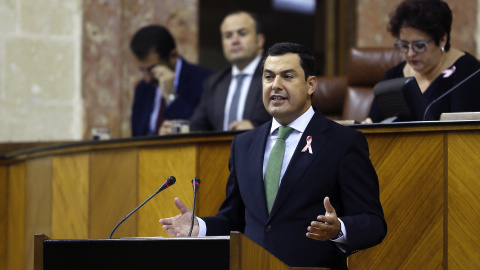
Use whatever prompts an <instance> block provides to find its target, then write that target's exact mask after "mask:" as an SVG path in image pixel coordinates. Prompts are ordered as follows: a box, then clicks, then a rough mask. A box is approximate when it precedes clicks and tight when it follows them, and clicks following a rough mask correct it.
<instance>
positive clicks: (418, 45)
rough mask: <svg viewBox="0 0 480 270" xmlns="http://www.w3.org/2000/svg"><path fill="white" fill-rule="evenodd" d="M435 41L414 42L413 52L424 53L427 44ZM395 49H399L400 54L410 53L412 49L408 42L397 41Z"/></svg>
mask: <svg viewBox="0 0 480 270" xmlns="http://www.w3.org/2000/svg"><path fill="white" fill-rule="evenodd" d="M432 40H433V38H431V39H429V40H427V41H414V42H412V45H411V46H412V50H413V51H414V52H416V53H424V52H425V51H426V50H427V44H428V43H430V42H431V41H432ZM394 45H395V48H396V49H397V51H398V52H400V53H408V50H409V49H410V44H409V43H408V42H403V41H398V40H397V41H396V42H395V43H394Z"/></svg>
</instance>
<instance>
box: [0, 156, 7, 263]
mask: <svg viewBox="0 0 480 270" xmlns="http://www.w3.org/2000/svg"><path fill="white" fill-rule="evenodd" d="M7 201H8V167H7V166H4V165H0V269H6V268H7V240H8V239H7V220H8V216H7V213H8V212H7V206H8V203H7ZM2 217H5V218H2Z"/></svg>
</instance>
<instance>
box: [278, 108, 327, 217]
mask: <svg viewBox="0 0 480 270" xmlns="http://www.w3.org/2000/svg"><path fill="white" fill-rule="evenodd" d="M327 129H328V125H327V121H326V119H325V118H324V117H323V116H321V114H320V113H318V112H317V113H315V114H314V116H313V117H312V119H311V120H310V123H308V125H307V128H306V129H305V132H304V133H303V134H302V137H301V138H300V141H299V142H298V145H297V147H296V148H295V152H294V153H293V156H292V159H291V160H290V163H289V164H288V167H287V170H286V171H285V174H284V175H283V178H282V181H281V184H280V187H279V189H278V193H277V197H276V198H275V203H274V204H273V208H272V212H271V213H270V216H269V219H271V218H272V217H273V216H274V215H275V213H276V212H277V211H278V209H280V208H281V206H282V204H283V203H284V201H285V199H286V198H287V197H288V195H289V193H290V191H291V190H292V188H293V187H294V186H295V184H297V182H298V181H299V180H300V179H301V178H302V176H303V174H304V172H305V171H306V170H307V169H308V167H309V166H311V163H312V161H313V160H314V159H315V158H316V156H317V155H318V154H319V153H320V152H321V151H322V148H323V147H324V145H325V143H326V140H325V136H324V135H323V133H324V132H325V131H326V130H327ZM308 136H312V143H311V147H312V152H313V154H310V153H309V152H308V150H307V151H305V152H302V149H303V148H304V147H305V145H306V144H307V137H308Z"/></svg>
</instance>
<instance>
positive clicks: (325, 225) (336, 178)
mask: <svg viewBox="0 0 480 270" xmlns="http://www.w3.org/2000/svg"><path fill="white" fill-rule="evenodd" d="M314 74H315V58H314V56H313V54H312V53H311V52H310V51H309V50H308V49H307V48H306V47H304V46H302V45H298V44H294V43H278V44H275V45H273V46H272V47H271V48H270V49H269V50H268V55H267V57H266V59H265V61H264V68H263V103H264V105H265V107H266V109H267V111H268V112H269V113H270V114H271V115H272V116H273V119H271V120H270V121H269V122H267V123H265V124H264V125H262V126H260V127H258V128H255V129H253V130H251V131H247V132H245V133H242V134H240V135H237V136H236V137H235V138H234V140H233V142H232V147H231V153H230V160H229V169H230V176H229V178H228V181H227V189H226V190H227V192H226V195H227V197H226V199H225V201H224V202H223V204H222V206H221V207H220V210H219V211H218V213H217V215H215V216H213V217H203V218H197V219H195V223H194V224H195V225H194V229H193V233H192V235H194V236H197V235H198V236H202V235H228V234H229V233H230V231H240V232H243V233H244V234H245V235H246V236H247V237H249V238H250V239H252V240H253V241H255V242H256V243H258V244H259V245H260V246H262V247H264V248H265V249H266V250H267V251H269V252H270V253H272V254H273V255H275V256H276V257H277V258H279V259H280V260H282V261H283V262H285V263H286V264H287V265H289V266H291V267H330V268H331V269H347V259H346V258H347V256H348V255H350V254H352V253H354V252H356V251H358V250H361V249H366V248H369V247H372V246H374V245H377V244H379V243H380V242H382V240H383V239H384V237H385V235H386V233H387V225H386V222H385V218H384V214H383V209H382V205H381V203H380V200H379V196H380V195H379V183H378V178H377V174H376V172H375V169H374V167H373V165H372V163H371V161H370V158H369V150H368V143H367V140H366V138H365V136H364V135H363V133H361V132H359V131H357V130H354V129H351V128H350V127H346V126H342V125H339V124H337V123H335V122H333V121H331V120H328V119H326V118H325V117H324V116H323V115H322V114H321V113H320V112H318V111H315V110H314V109H313V107H312V105H311V103H312V100H311V96H312V94H313V92H314V91H315V87H316V82H317V79H316V77H315V76H314ZM210 180H212V179H210ZM175 205H176V206H177V208H178V209H179V210H180V212H181V214H179V215H177V216H175V217H172V218H165V219H161V220H160V223H161V224H162V225H163V229H164V230H166V231H167V233H169V234H171V235H174V236H185V235H188V232H189V229H190V222H191V221H190V219H191V217H192V212H191V211H190V210H189V209H188V207H186V206H185V205H184V204H183V202H182V201H181V200H180V199H178V198H175Z"/></svg>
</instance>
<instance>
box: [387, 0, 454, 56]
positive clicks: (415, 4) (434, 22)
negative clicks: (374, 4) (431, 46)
mask: <svg viewBox="0 0 480 270" xmlns="http://www.w3.org/2000/svg"><path fill="white" fill-rule="evenodd" d="M452 19H453V15H452V10H450V7H449V6H448V4H447V3H445V2H443V1H442V0H406V1H404V2H403V3H401V4H400V5H399V6H398V7H397V8H396V10H395V12H394V13H392V14H391V15H390V23H389V25H388V31H389V32H390V33H391V34H392V35H393V36H394V37H396V38H398V37H399V36H400V29H402V28H404V27H411V28H415V29H418V30H421V31H423V32H426V33H428V34H429V35H431V36H432V37H433V40H434V41H435V44H436V45H437V46H438V45H439V44H440V39H441V38H442V37H443V35H444V34H447V42H446V43H445V48H444V49H445V51H448V50H450V30H451V29H452Z"/></svg>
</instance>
